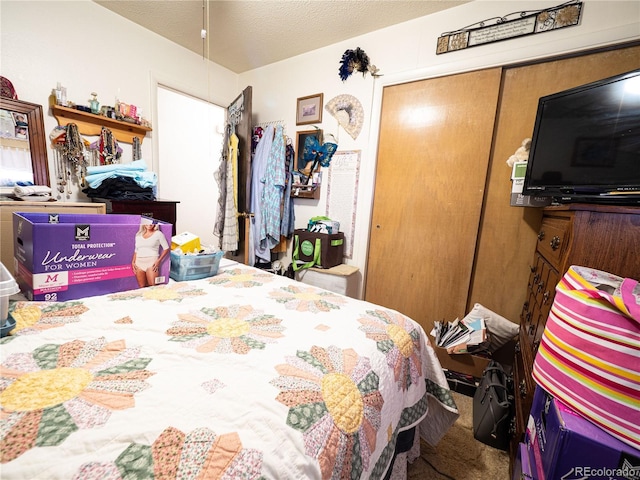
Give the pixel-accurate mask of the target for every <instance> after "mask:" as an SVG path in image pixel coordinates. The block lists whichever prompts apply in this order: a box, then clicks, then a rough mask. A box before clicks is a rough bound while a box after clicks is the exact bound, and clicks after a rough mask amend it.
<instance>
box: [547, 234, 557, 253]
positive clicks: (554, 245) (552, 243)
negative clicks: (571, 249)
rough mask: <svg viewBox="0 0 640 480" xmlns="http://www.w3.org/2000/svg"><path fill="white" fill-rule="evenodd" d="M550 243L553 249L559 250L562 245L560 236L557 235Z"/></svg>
mask: <svg viewBox="0 0 640 480" xmlns="http://www.w3.org/2000/svg"><path fill="white" fill-rule="evenodd" d="M549 245H550V246H551V250H557V249H558V247H559V246H560V237H559V236H557V235H555V236H554V237H553V238H552V239H551V241H550V242H549Z"/></svg>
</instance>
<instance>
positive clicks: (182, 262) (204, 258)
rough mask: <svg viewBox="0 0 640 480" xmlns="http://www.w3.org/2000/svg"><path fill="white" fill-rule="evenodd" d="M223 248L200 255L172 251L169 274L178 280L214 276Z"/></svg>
mask: <svg viewBox="0 0 640 480" xmlns="http://www.w3.org/2000/svg"><path fill="white" fill-rule="evenodd" d="M223 255H224V252H223V251H222V250H220V251H218V252H215V253H204V254H200V255H184V254H178V253H175V252H171V271H170V273H169V276H170V277H171V278H172V279H173V280H175V281H177V282H184V281H187V280H198V279H200V278H206V277H212V276H214V275H215V274H217V273H218V266H219V265H220V259H221V258H222V256H223Z"/></svg>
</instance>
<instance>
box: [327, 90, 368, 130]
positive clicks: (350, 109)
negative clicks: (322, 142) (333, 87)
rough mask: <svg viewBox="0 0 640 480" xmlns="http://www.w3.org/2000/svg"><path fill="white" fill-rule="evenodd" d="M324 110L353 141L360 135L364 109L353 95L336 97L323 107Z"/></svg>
mask: <svg viewBox="0 0 640 480" xmlns="http://www.w3.org/2000/svg"><path fill="white" fill-rule="evenodd" d="M324 108H325V110H326V111H327V112H329V113H330V114H331V115H333V117H334V118H335V119H336V120H338V123H339V124H340V126H341V127H342V128H344V129H345V131H346V132H347V133H348V134H349V135H351V138H353V139H354V140H355V139H356V138H357V137H358V135H360V131H361V130H362V124H363V123H364V109H363V108H362V104H361V103H360V100H358V99H357V98H356V97H354V96H353V95H348V94H344V95H338V96H337V97H334V98H332V99H331V100H329V102H328V103H327V104H326V105H325V107H324Z"/></svg>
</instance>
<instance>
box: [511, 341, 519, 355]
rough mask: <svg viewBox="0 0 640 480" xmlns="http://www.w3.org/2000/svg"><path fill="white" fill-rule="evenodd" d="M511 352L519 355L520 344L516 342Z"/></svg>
mask: <svg viewBox="0 0 640 480" xmlns="http://www.w3.org/2000/svg"><path fill="white" fill-rule="evenodd" d="M513 351H514V352H515V353H520V342H516V345H515V346H514V347H513Z"/></svg>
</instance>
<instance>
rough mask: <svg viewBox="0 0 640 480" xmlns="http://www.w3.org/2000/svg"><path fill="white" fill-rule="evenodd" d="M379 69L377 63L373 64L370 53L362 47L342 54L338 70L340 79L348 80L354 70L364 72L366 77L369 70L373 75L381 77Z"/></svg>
mask: <svg viewBox="0 0 640 480" xmlns="http://www.w3.org/2000/svg"><path fill="white" fill-rule="evenodd" d="M378 71H379V69H378V68H377V67H376V66H375V65H371V62H370V60H369V55H367V54H366V53H365V51H364V50H362V49H361V48H360V47H358V48H356V49H355V50H351V49H349V50H346V51H345V52H344V53H343V54H342V59H341V60H340V70H339V71H338V73H339V75H340V79H341V80H342V81H343V82H344V81H346V80H347V79H348V78H349V77H350V76H351V75H352V74H353V73H354V72H360V73H362V76H363V77H364V76H365V75H366V74H367V72H369V73H370V74H371V76H373V77H379V76H380V74H379V73H378Z"/></svg>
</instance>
